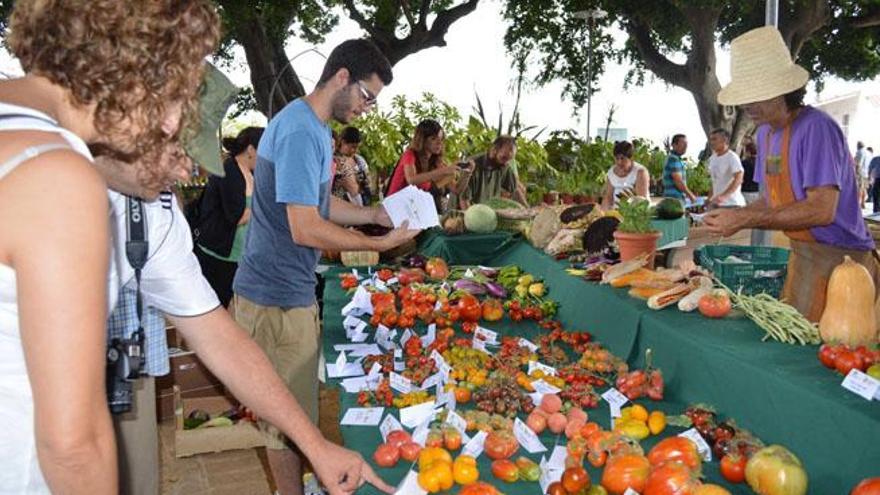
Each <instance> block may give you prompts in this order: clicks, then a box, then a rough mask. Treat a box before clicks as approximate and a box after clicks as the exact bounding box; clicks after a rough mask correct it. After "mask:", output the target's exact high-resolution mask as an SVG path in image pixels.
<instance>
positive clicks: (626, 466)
mask: <svg viewBox="0 0 880 495" xmlns="http://www.w3.org/2000/svg"><path fill="white" fill-rule="evenodd" d="M650 472H651V463H649V462H648V459H647V458H646V457H645V456H643V455H635V454H625V455H616V456H612V457H610V458H609V459H608V462H607V463H606V464H605V470H604V471H602V486H603V487H604V488H605V489H606V490H608V493H610V494H612V495H621V494H623V492H625V491H626V489H627V488H632V489H633V490H635V491H637V492H639V493H641V492H642V490H644V489H645V483H647V481H648V474H649V473H650Z"/></svg>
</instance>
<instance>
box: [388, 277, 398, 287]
mask: <svg viewBox="0 0 880 495" xmlns="http://www.w3.org/2000/svg"><path fill="white" fill-rule="evenodd" d="M396 283H397V277H391V278H389V279H388V280H386V281H385V284H386V285H394V284H396Z"/></svg>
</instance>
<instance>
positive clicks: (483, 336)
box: [474, 327, 498, 344]
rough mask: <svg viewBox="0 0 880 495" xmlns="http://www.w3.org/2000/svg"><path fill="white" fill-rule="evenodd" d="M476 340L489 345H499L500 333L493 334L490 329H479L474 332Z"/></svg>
mask: <svg viewBox="0 0 880 495" xmlns="http://www.w3.org/2000/svg"><path fill="white" fill-rule="evenodd" d="M474 340H482V341H483V342H485V343H487V344H497V343H498V332H493V331H492V330H489V329H488V328H483V327H477V329H476V330H474Z"/></svg>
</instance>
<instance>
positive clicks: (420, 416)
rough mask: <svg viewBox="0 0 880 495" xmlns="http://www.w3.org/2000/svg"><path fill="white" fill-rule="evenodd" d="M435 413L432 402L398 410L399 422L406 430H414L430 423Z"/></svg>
mask: <svg viewBox="0 0 880 495" xmlns="http://www.w3.org/2000/svg"><path fill="white" fill-rule="evenodd" d="M435 413H436V412H435V411H434V401H428V402H424V403H422V404H417V405H415V406H410V407H404V408H403V409H401V410H400V422H401V423H403V426H406V427H407V428H415V427H416V426H418V425H420V424H422V423H424V422H426V421H430V420H431V419H432V418H433V417H434V415H435Z"/></svg>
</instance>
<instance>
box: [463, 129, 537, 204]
mask: <svg viewBox="0 0 880 495" xmlns="http://www.w3.org/2000/svg"><path fill="white" fill-rule="evenodd" d="M515 157H516V139H514V138H513V137H512V136H499V137H497V138H496V139H495V141H494V142H493V143H492V147H491V148H489V150H488V151H487V152H486V153H484V154H482V155H479V156H476V157H474V158H472V159H471V160H470V163H471V167H470V168H469V169H465V173H466V174H467V173H469V174H470V178H469V179H468V182H467V186H466V187H465V188H464V190H463V191H462V192H461V193H460V194H459V207H460V208H461V209H466V208H468V207H469V206H470V205H473V204H477V203H481V202H483V201H486V200H487V199H490V198H495V197H502V198H510V199H513V200H514V201H516V202H517V203H520V204H522V205H523V206H528V202H527V201H526V195H525V190H524V189H523V187H522V186H521V185H520V182H519V179H518V178H517V175H516V169H515V165H514V158H515Z"/></svg>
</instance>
